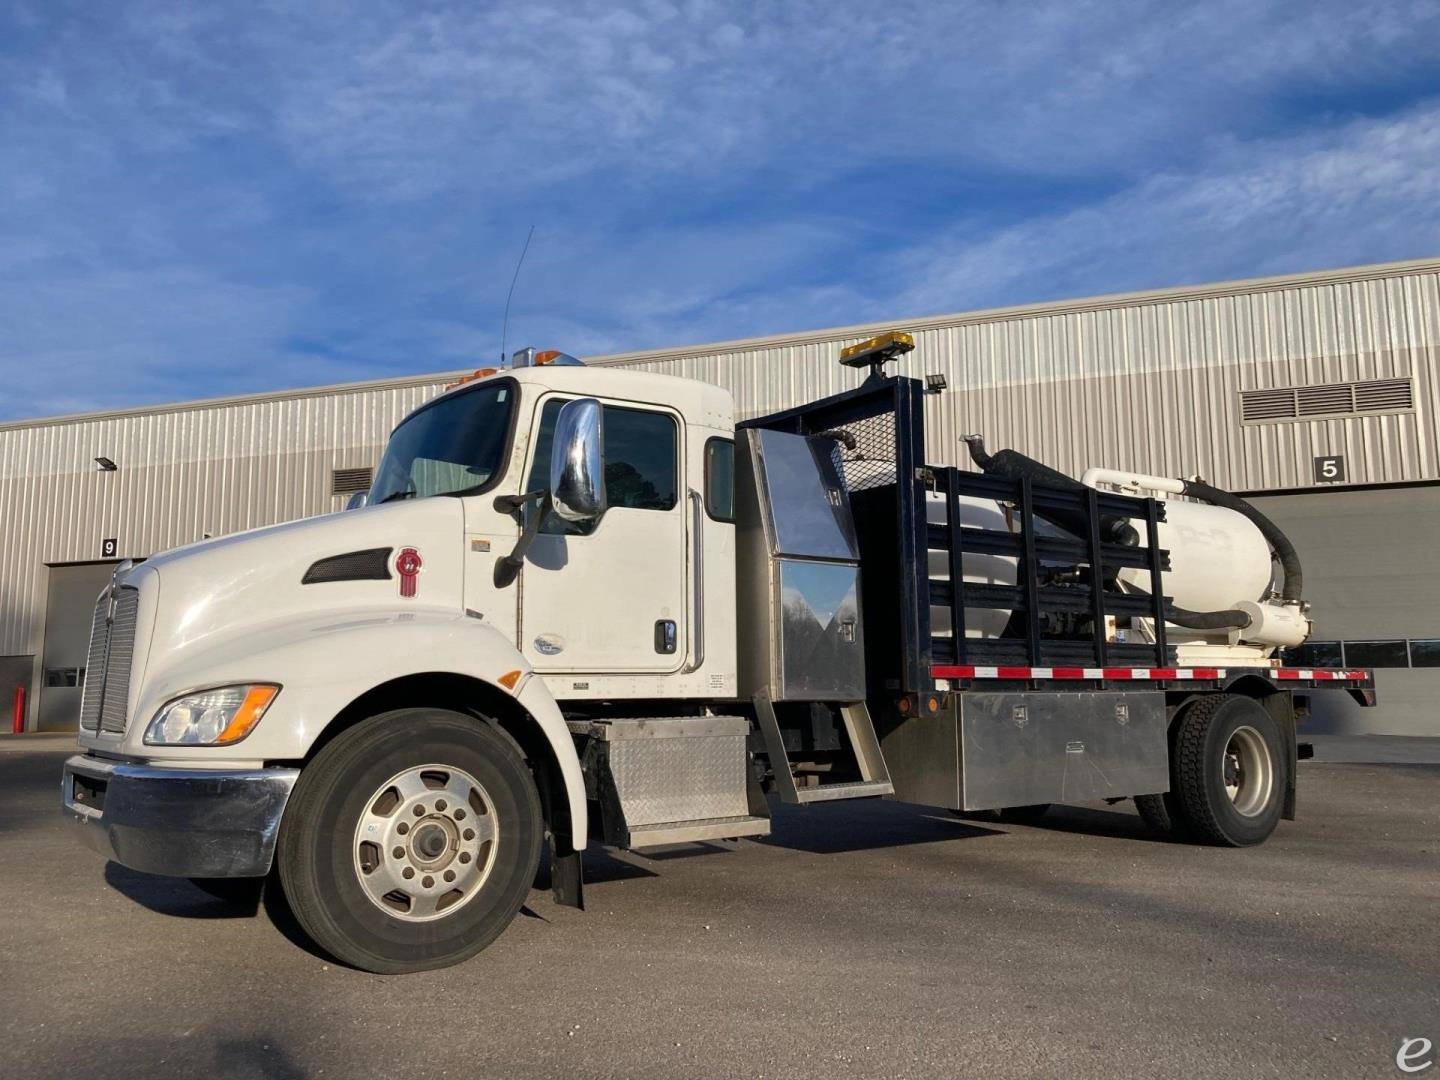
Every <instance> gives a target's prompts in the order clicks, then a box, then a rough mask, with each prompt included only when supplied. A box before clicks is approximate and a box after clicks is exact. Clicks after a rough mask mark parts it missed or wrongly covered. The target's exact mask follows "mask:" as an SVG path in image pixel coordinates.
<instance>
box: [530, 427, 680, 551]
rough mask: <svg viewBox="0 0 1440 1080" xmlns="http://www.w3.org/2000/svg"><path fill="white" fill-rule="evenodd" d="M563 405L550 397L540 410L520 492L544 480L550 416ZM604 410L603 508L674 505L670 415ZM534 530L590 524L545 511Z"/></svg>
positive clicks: (568, 531) (567, 531) (674, 445)
mask: <svg viewBox="0 0 1440 1080" xmlns="http://www.w3.org/2000/svg"><path fill="white" fill-rule="evenodd" d="M564 404H565V402H564V401H562V400H558V399H552V400H550V401H547V402H546V403H545V407H544V408H543V409H542V410H541V413H540V427H539V430H538V431H537V432H536V433H535V454H534V457H533V458H532V459H531V465H530V477H529V481H528V482H527V483H526V485H525V490H526V491H536V490H538V489H539V488H542V487H545V486H546V485H548V484H549V483H550V450H551V447H552V446H553V445H554V442H555V420H556V417H558V416H559V415H560V409H561V407H562V406H563V405H564ZM604 409H605V494H606V498H607V499H608V502H609V506H610V507H611V508H612V509H613V508H616V507H628V508H630V509H633V510H672V509H674V507H675V504H676V502H677V501H678V498H679V485H678V474H679V469H678V458H679V442H680V432H679V429H678V427H677V425H676V423H675V420H674V418H673V417H670V416H667V415H666V414H665V413H656V412H646V411H645V410H643V409H626V408H623V407H621V406H618V405H606V406H604ZM540 531H541V532H545V533H560V534H564V535H568V536H584V535H587V534H588V533H590V532H591V531H593V524H589V523H586V524H583V525H579V526H576V525H572V524H569V523H567V522H564V521H562V520H560V519H559V518H557V517H556V516H555V515H554V514H551V515H550V517H549V518H548V519H547V520H546V522H545V524H544V525H543V526H542V527H541V530H540Z"/></svg>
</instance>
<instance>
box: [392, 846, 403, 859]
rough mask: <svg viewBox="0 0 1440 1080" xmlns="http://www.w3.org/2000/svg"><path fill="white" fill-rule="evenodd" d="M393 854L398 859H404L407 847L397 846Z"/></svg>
mask: <svg viewBox="0 0 1440 1080" xmlns="http://www.w3.org/2000/svg"><path fill="white" fill-rule="evenodd" d="M391 854H393V855H394V856H395V858H397V859H403V858H404V857H405V849H404V848H403V847H397V848H396V849H395V850H394V851H393V852H392V853H391Z"/></svg>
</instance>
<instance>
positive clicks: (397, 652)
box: [124, 608, 586, 837]
mask: <svg viewBox="0 0 1440 1080" xmlns="http://www.w3.org/2000/svg"><path fill="white" fill-rule="evenodd" d="M517 670H518V671H520V672H521V674H520V677H519V680H518V681H516V682H515V683H514V690H513V691H510V690H506V689H505V688H504V683H502V682H501V681H500V677H501V676H502V675H506V674H508V673H510V672H514V671H517ZM433 673H449V674H457V675H464V676H468V677H470V678H473V679H477V680H479V681H481V682H484V683H488V684H490V685H491V686H493V687H495V688H496V689H497V690H498V691H499V692H501V693H505V694H509V695H510V696H512V697H514V698H515V699H516V701H517V702H518V704H519V705H520V706H521V707H522V708H523V709H524V710H525V711H526V712H527V713H528V714H529V715H530V716H531V717H532V718H533V719H534V721H535V723H536V725H537V726H538V727H539V728H540V730H541V731H542V732H543V733H544V735H545V738H546V741H547V742H548V743H549V744H550V747H551V749H552V750H553V751H554V754H555V758H556V760H557V761H558V762H559V764H560V772H561V775H562V776H563V778H564V781H565V787H566V798H567V802H568V803H569V806H570V819H571V822H572V823H573V826H574V830H575V835H576V836H579V837H583V836H585V835H586V832H585V810H586V806H585V783H584V779H583V777H582V775H581V772H580V760H579V757H578V756H577V755H576V753H575V744H574V740H573V739H571V737H570V733H569V729H568V728H567V727H566V725H565V718H564V716H563V715H561V712H560V708H559V706H558V705H557V704H556V703H555V699H554V698H553V697H552V696H551V695H550V691H549V689H548V688H547V687H546V686H545V683H544V680H542V679H536V678H532V677H531V669H530V665H529V664H527V663H526V662H525V660H524V658H523V657H522V656H521V655H520V653H519V652H518V651H517V650H516V649H515V646H514V644H513V643H511V642H510V641H509V640H508V639H507V638H505V637H504V636H503V635H502V634H500V633H499V632H498V631H496V630H495V629H494V628H492V627H490V626H489V625H487V624H486V623H485V622H483V621H482V620H480V619H477V618H473V617H471V616H466V615H461V614H458V613H456V612H454V611H452V610H449V609H444V610H442V609H426V608H407V609H406V610H404V611H395V610H393V609H376V610H367V611H346V612H344V613H340V614H337V613H328V614H324V615H316V616H311V617H308V618H304V619H287V620H285V621H283V622H276V623H270V624H264V625H259V626H255V627H252V628H249V629H247V630H246V631H245V632H243V633H242V634H239V635H237V636H235V637H233V638H229V639H227V640H225V641H222V642H217V643H215V644H214V645H212V646H210V647H209V648H207V649H205V650H204V651H194V652H191V651H187V652H186V653H185V654H183V655H181V656H179V657H177V658H176V659H175V660H174V661H172V662H170V663H168V664H156V663H155V662H154V658H153V657H152V662H151V665H150V669H149V670H148V671H147V672H146V677H145V685H144V687H143V688H142V690H141V693H140V698H139V703H138V708H137V711H136V715H135V717H134V718H133V720H132V722H131V724H130V726H129V730H128V731H127V732H126V736H125V743H124V749H125V750H126V751H127V752H129V753H131V754H134V755H136V756H139V757H146V758H149V759H151V760H152V761H156V762H166V763H169V762H175V763H176V764H179V763H181V762H183V763H185V764H186V765H189V766H214V767H217V768H220V767H224V768H235V767H237V766H246V767H255V766H259V765H261V764H263V763H264V762H267V761H298V760H300V759H302V758H304V757H305V756H306V754H307V753H308V752H309V750H310V748H311V746H313V745H314V743H315V740H316V739H317V738H319V736H320V734H321V732H323V731H324V730H325V728H326V727H327V726H328V725H329V724H330V722H331V721H332V720H334V719H335V717H336V716H337V715H339V713H340V712H341V711H342V710H344V709H345V707H346V706H347V705H349V704H350V703H351V702H353V701H355V700H356V699H357V698H359V697H360V696H361V695H363V694H365V693H366V692H367V691H369V690H371V689H374V688H375V687H378V686H381V685H383V684H385V683H389V682H392V681H394V680H396V679H401V678H404V677H406V676H409V675H421V674H433ZM246 682H273V683H279V684H280V687H281V690H280V693H279V695H278V696H277V697H276V698H275V701H274V704H272V705H271V706H270V709H269V711H268V712H266V714H265V717H264V719H262V720H261V721H260V723H259V724H258V725H257V726H256V728H255V730H254V731H252V732H251V733H250V734H249V735H248V736H247V737H246V738H245V739H243V740H242V741H241V742H238V743H236V744H235V745H234V746H230V747H203V746H183V747H182V746H176V747H161V746H145V745H144V741H143V740H144V733H145V728H146V726H147V725H148V723H149V721H150V719H151V718H152V717H153V716H154V715H155V713H156V712H157V711H158V710H159V709H160V707H161V706H162V705H164V704H165V703H166V702H168V701H172V700H174V699H175V698H176V697H179V696H181V695H182V694H186V693H189V692H191V691H194V690H199V689H203V688H206V687H213V686H225V685H230V684H234V683H246Z"/></svg>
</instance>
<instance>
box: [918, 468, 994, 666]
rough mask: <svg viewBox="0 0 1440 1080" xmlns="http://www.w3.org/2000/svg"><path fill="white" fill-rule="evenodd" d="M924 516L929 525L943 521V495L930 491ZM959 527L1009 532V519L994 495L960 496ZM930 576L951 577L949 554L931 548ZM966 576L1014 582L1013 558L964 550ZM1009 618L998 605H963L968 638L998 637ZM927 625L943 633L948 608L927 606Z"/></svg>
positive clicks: (979, 582) (985, 582) (975, 581)
mask: <svg viewBox="0 0 1440 1080" xmlns="http://www.w3.org/2000/svg"><path fill="white" fill-rule="evenodd" d="M925 519H926V520H927V521H928V522H930V524H932V525H943V524H945V496H944V495H942V494H940V493H939V492H938V491H931V492H929V493H928V494H927V496H926V499H925ZM960 527H961V528H962V529H994V530H995V531H996V532H1010V531H1011V528H1010V522H1009V521H1008V520H1007V519H1006V517H1005V511H1004V510H1003V509H1002V508H1001V506H1000V504H999V503H997V502H995V501H994V500H993V499H977V498H975V497H973V496H967V495H962V496H960ZM929 554H930V576H931V577H932V578H939V579H940V580H942V581H948V580H949V578H950V557H949V554H948V553H947V552H944V551H931V552H930V553H929ZM965 580H966V581H967V582H970V583H971V584H974V585H1014V584H1015V560H1014V559H1013V558H1010V557H1008V556H1005V555H982V554H980V553H978V552H966V554H965ZM1009 621H1010V612H1009V611H1003V610H1000V609H997V608H966V609H965V636H966V637H967V638H997V637H999V636H1000V634H1001V631H1003V630H1004V629H1005V625H1006V624H1007V623H1008V622H1009ZM930 625H931V626H933V627H934V628H935V633H936V635H937V636H942V637H943V636H945V633H946V632H945V629H944V628H945V627H948V626H949V625H950V609H949V608H947V607H936V606H934V605H932V606H931V608H930Z"/></svg>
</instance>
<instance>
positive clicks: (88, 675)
mask: <svg viewBox="0 0 1440 1080" xmlns="http://www.w3.org/2000/svg"><path fill="white" fill-rule="evenodd" d="M139 611H140V593H139V590H137V589H132V588H121V589H118V590H116V594H115V605H114V608H113V609H112V608H111V606H110V593H109V591H108V590H107V591H106V593H105V595H104V596H102V597H101V598H100V603H99V604H97V605H96V607H95V621H94V623H93V624H92V626H91V630H90V654H89V658H88V661H87V663H86V668H85V690H84V693H83V694H82V696H81V699H80V727H81V728H83V729H84V730H86V731H96V730H100V731H105V732H109V733H111V734H116V735H118V734H121V733H122V732H124V730H125V721H126V715H125V706H126V704H127V702H128V700H129V697H130V667H131V664H132V662H133V660H134V657H135V622H136V618H137V616H138V615H139Z"/></svg>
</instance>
